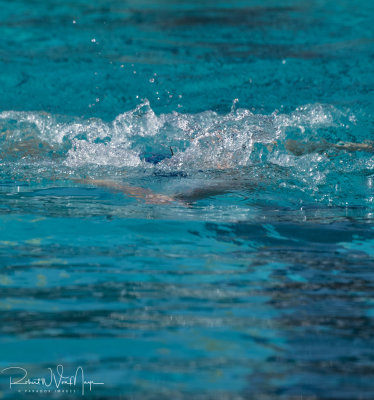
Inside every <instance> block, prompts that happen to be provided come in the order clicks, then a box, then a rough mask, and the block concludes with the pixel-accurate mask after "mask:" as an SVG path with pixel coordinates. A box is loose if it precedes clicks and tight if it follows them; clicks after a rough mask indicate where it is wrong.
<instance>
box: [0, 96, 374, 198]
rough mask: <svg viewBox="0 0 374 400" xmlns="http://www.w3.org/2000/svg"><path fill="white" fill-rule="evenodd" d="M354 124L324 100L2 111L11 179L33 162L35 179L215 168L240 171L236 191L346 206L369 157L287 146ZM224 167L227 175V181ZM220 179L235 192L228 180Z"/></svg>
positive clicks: (341, 134) (373, 163)
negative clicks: (286, 109)
mask: <svg viewBox="0 0 374 400" xmlns="http://www.w3.org/2000/svg"><path fill="white" fill-rule="evenodd" d="M352 121H353V122H352ZM353 123H354V116H353V115H352V114H350V113H349V112H348V111H346V112H343V111H341V110H338V109H336V108H335V107H333V106H330V105H323V104H315V105H306V106H302V107H299V108H297V109H296V110H295V111H294V112H291V113H290V114H282V113H279V112H274V113H272V114H271V115H261V114H255V113H252V112H251V111H249V110H247V109H241V108H238V109H235V103H234V104H233V108H232V110H231V112H230V113H228V114H225V115H220V114H218V113H216V112H213V111H205V112H202V113H197V114H183V113H177V112H173V113H170V114H161V115H159V116H157V115H156V114H155V113H154V111H153V110H152V108H151V107H150V104H149V102H148V101H144V102H143V103H141V104H140V105H139V106H137V107H136V108H135V109H134V110H132V111H128V112H125V113H123V114H120V115H118V116H117V117H116V118H115V119H114V121H112V122H105V121H103V120H100V119H96V118H95V119H88V120H82V119H78V118H70V117H67V116H59V115H50V114H47V113H42V112H39V113H37V112H17V111H6V112H2V113H1V114H0V126H1V142H2V146H1V148H2V151H1V153H0V158H1V162H2V164H3V165H4V166H5V165H8V167H9V168H11V169H12V173H13V175H14V174H15V175H17V171H23V172H22V173H25V171H24V170H22V168H21V169H20V167H21V166H22V165H27V170H28V172H27V173H28V174H30V173H32V171H34V173H35V174H37V175H38V176H39V179H40V178H43V174H44V173H45V176H44V178H45V179H49V177H48V173H50V171H51V170H53V175H54V176H56V175H64V174H69V175H72V176H74V177H78V178H79V177H80V176H81V175H83V176H96V177H97V176H101V177H106V176H107V177H108V176H113V175H115V176H117V177H119V178H121V177H123V176H124V175H125V174H126V175H129V174H130V175H131V174H135V176H139V174H140V175H142V176H144V175H152V174H154V173H156V174H159V175H160V174H169V175H170V174H173V173H183V174H184V175H188V176H190V177H191V176H197V175H199V174H200V175H201V174H203V175H204V179H208V180H214V178H213V176H212V174H213V173H219V179H220V182H222V181H224V180H225V179H226V181H227V180H229V181H230V180H232V176H233V171H235V173H236V176H237V178H236V179H237V180H238V181H239V183H236V184H235V185H233V187H232V188H233V189H237V188H238V187H245V186H246V184H247V186H248V185H253V184H254V183H255V184H256V185H262V186H264V187H267V188H268V190H269V189H276V188H282V187H283V188H284V189H292V190H297V191H299V192H300V191H301V192H304V193H308V194H309V195H310V196H312V198H313V199H315V200H318V201H321V200H326V201H327V202H331V201H335V200H336V199H340V200H339V202H340V203H341V204H346V202H347V199H348V200H349V196H350V193H351V192H350V191H351V185H350V184H349V182H350V181H352V179H353V180H354V181H355V183H357V179H359V180H360V179H361V180H362V179H363V178H362V177H363V176H364V177H367V176H370V175H371V173H372V170H373V168H374V158H373V156H372V154H371V153H360V154H358V153H356V154H353V153H352V152H347V151H340V152H337V150H336V149H330V150H325V151H319V150H318V146H316V150H315V151H313V150H312V151H308V152H305V153H302V154H300V155H295V154H294V153H293V152H290V151H289V149H287V148H286V146H285V143H286V141H287V140H290V139H291V140H295V139H296V140H298V141H300V142H301V143H304V144H305V145H306V146H307V145H308V143H317V144H318V143H321V142H322V143H323V142H325V141H331V142H338V141H339V140H347V139H350V140H352V138H351V136H349V135H348V133H347V129H346V127H347V124H353ZM154 160H156V161H154ZM149 161H151V162H149ZM43 168H44V169H43ZM43 171H45V172H43ZM225 171H226V172H225ZM227 171H231V172H230V174H228V175H227V178H225V173H226V174H227ZM239 175H240V178H238V176H239ZM21 177H22V175H21V176H19V177H18V178H19V179H21ZM31 178H32V177H31ZM29 179H30V176H29ZM222 185H223V186H224V187H227V188H230V185H229V184H228V183H227V182H226V184H222ZM359 187H360V186H359ZM361 187H363V190H362V191H361V193H360V191H359V193H358V195H357V189H356V198H360V197H361V200H362V201H363V202H364V203H365V204H366V203H367V201H368V193H367V185H365V184H364V185H361ZM369 197H370V196H369ZM340 203H339V204H340Z"/></svg>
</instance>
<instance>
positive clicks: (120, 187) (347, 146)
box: [75, 140, 374, 205]
mask: <svg viewBox="0 0 374 400" xmlns="http://www.w3.org/2000/svg"><path fill="white" fill-rule="evenodd" d="M276 145H277V143H276V142H275V143H273V144H271V145H270V147H273V146H276ZM285 148H286V150H287V151H288V152H289V153H291V154H293V155H295V156H302V155H305V154H310V153H315V152H317V153H323V152H326V151H328V150H337V151H348V152H356V151H363V152H369V153H374V144H372V143H353V142H338V143H330V142H327V141H325V140H322V141H318V142H317V141H314V142H306V143H305V142H301V141H297V140H287V141H286V142H285ZM171 156H173V152H172V150H171ZM171 156H167V155H153V156H151V157H150V158H145V161H146V162H150V163H152V164H158V163H159V162H161V161H162V160H164V159H166V158H170V157H171ZM227 165H228V164H227ZM216 169H217V170H227V169H229V167H226V165H223V164H222V163H217V165H216ZM75 181H76V182H79V183H85V184H91V185H94V186H97V187H104V188H108V189H111V190H113V191H116V192H121V193H124V194H126V195H127V196H129V197H133V198H135V199H137V200H144V201H145V202H146V203H152V204H170V203H172V202H176V201H178V202H180V203H182V204H184V205H187V204H190V203H193V202H195V201H197V200H200V199H203V198H207V197H211V196H216V195H220V194H224V193H227V192H229V191H230V190H233V189H234V188H235V185H236V184H235V183H234V182H233V181H232V179H228V180H227V182H224V183H223V182H220V183H215V184H207V185H205V186H204V187H199V188H196V189H194V190H192V191H190V192H187V193H177V194H175V195H172V196H168V195H164V194H159V193H154V192H152V190H150V189H145V188H142V187H137V186H130V185H126V184H122V183H119V182H116V181H112V180H107V179H78V180H75Z"/></svg>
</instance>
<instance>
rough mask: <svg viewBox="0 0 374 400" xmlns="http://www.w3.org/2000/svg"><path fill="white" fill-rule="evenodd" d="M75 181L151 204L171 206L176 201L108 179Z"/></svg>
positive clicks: (148, 190)
mask: <svg viewBox="0 0 374 400" xmlns="http://www.w3.org/2000/svg"><path fill="white" fill-rule="evenodd" d="M74 181H75V182H79V183H85V184H90V185H95V186H99V187H105V188H108V189H111V190H114V191H116V192H121V193H124V194H126V195H127V196H129V197H133V198H135V199H137V200H145V202H146V203H150V204H169V203H172V202H173V201H175V199H174V198H173V197H170V196H166V195H164V194H158V193H154V192H152V190H150V189H144V188H142V187H138V186H130V185H124V184H122V183H119V182H116V181H111V180H107V179H75V180H74Z"/></svg>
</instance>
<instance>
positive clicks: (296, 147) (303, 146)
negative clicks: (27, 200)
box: [285, 139, 374, 156]
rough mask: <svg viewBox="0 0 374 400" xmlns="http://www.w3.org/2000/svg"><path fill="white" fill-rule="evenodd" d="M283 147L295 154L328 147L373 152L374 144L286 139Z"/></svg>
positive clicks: (299, 154) (317, 150)
mask: <svg viewBox="0 0 374 400" xmlns="http://www.w3.org/2000/svg"><path fill="white" fill-rule="evenodd" d="M285 147H286V149H287V151H289V152H290V153H292V154H294V155H295V156H302V155H304V154H310V153H314V152H321V151H326V150H329V149H335V150H346V151H366V152H369V153H374V145H373V144H370V143H353V142H339V143H337V144H335V143H330V142H327V141H326V140H321V141H319V142H316V141H314V142H307V143H303V142H300V141H298V140H292V139H289V140H286V143H285Z"/></svg>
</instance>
